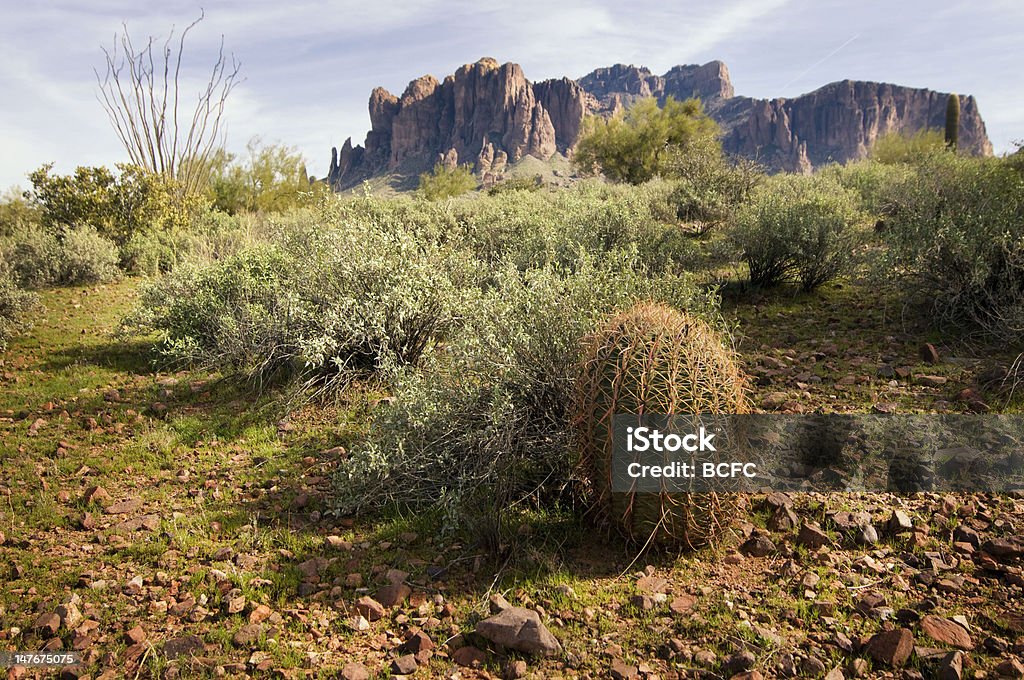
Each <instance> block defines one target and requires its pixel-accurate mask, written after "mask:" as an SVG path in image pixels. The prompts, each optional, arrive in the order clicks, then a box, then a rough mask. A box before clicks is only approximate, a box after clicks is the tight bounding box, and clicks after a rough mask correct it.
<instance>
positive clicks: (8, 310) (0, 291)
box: [0, 259, 39, 352]
mask: <svg viewBox="0 0 1024 680" xmlns="http://www.w3.org/2000/svg"><path fill="white" fill-rule="evenodd" d="M38 302H39V298H38V296H37V295H36V294H35V293H29V292H27V291H24V290H21V289H20V288H19V287H18V284H17V282H16V281H15V279H14V276H13V275H12V273H11V272H10V270H9V269H8V268H7V264H6V263H5V261H4V260H3V259H0V352H3V351H4V350H6V349H7V344H8V343H9V342H10V341H11V338H13V337H14V336H15V335H17V334H18V333H20V332H21V331H23V330H24V329H25V328H26V327H27V326H28V322H27V320H26V317H27V316H28V314H29V313H30V312H31V311H32V310H33V309H34V308H35V307H36V305H37V304H38Z"/></svg>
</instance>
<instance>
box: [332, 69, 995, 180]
mask: <svg viewBox="0 0 1024 680" xmlns="http://www.w3.org/2000/svg"><path fill="white" fill-rule="evenodd" d="M670 96H671V97H675V98H676V99H686V98H688V97H699V98H700V100H701V101H702V102H703V104H704V108H705V110H706V111H707V112H708V114H709V115H710V116H711V117H712V118H714V119H715V120H716V121H718V123H719V124H720V125H721V127H722V131H723V137H722V144H723V147H724V148H725V150H726V151H728V152H730V153H733V154H737V155H741V156H746V157H749V158H756V159H758V160H759V161H760V162H762V163H764V164H765V165H767V166H768V167H769V168H771V169H773V170H787V171H793V172H808V171H810V170H811V169H812V168H813V167H815V166H818V165H821V164H824V163H827V162H830V161H838V162H846V161H848V160H852V159H857V158H863V157H864V156H865V155H866V154H867V150H868V149H869V148H870V147H871V145H872V144H873V143H874V141H875V140H876V139H877V138H878V137H879V136H881V135H883V134H885V133H887V132H890V131H895V130H906V131H910V132H913V131H917V130H919V129H921V128H924V127H939V128H941V127H944V124H945V111H946V99H947V97H948V96H949V95H948V94H947V93H943V92H936V91H934V90H927V89H916V88H909V87H902V86H899V85H891V84H888V83H873V82H864V81H852V80H843V81H840V82H836V83H830V84H828V85H825V86H824V87H821V88H819V89H817V90H814V91H813V92H809V93H807V94H804V95H801V96H799V97H794V98H792V99H783V98H779V99H752V98H750V97H742V96H736V94H735V92H734V90H733V86H732V82H731V80H730V78H729V69H728V68H727V67H726V65H725V64H724V63H722V62H720V61H711V62H708V63H707V64H703V65H699V66H698V65H685V66H675V67H673V68H671V69H670V70H669V71H668V72H667V73H665V74H664V75H660V76H659V75H655V74H653V73H651V72H650V71H649V70H648V69H646V68H643V67H638V66H626V65H623V64H617V65H615V66H611V67H608V68H600V69H597V70H595V71H593V72H592V73H589V74H587V75H585V76H583V77H582V78H580V79H579V80H571V79H569V78H560V79H553V80H545V81H541V82H537V83H532V82H530V81H529V80H527V79H526V77H525V76H524V74H523V70H522V68H520V66H519V65H518V64H513V63H506V64H499V63H498V62H497V61H495V60H494V59H490V58H484V59H481V60H480V61H478V62H476V63H475V64H466V65H464V66H462V67H460V68H459V69H458V70H457V71H456V72H455V73H454V74H452V75H449V76H447V77H446V78H445V79H444V80H443V81H440V82H439V81H438V80H437V79H436V78H435V77H434V76H430V75H426V76H422V77H420V78H417V79H416V80H413V81H412V82H410V83H409V85H408V87H406V88H405V92H403V93H402V96H401V97H396V96H395V95H393V94H391V93H390V92H388V91H387V90H385V89H384V88H380V87H378V88H375V89H374V90H373V92H372V93H371V94H370V104H369V106H370V126H371V129H370V131H369V132H368V133H367V135H366V141H365V142H364V143H363V144H362V145H359V146H353V145H352V139H351V138H349V139H347V140H346V141H345V143H344V145H343V146H342V147H341V150H340V151H339V150H338V149H337V148H334V149H332V150H331V166H330V172H329V174H328V178H327V179H328V181H329V182H330V184H331V185H332V186H333V187H334V188H336V189H345V188H348V187H351V186H354V185H356V184H358V183H360V182H362V181H363V180H365V179H370V178H372V177H377V176H381V175H395V176H406V177H413V176H415V174H416V173H419V172H422V171H423V170H425V169H427V168H429V167H431V166H432V165H433V164H434V163H436V162H438V161H441V162H444V163H446V164H448V165H456V164H470V165H472V167H473V168H474V169H475V170H476V171H477V172H479V173H480V174H481V175H482V176H483V178H484V181H485V183H486V182H488V181H493V179H494V178H496V177H497V176H500V175H501V173H502V172H504V171H505V169H506V168H507V166H508V165H509V164H510V163H516V162H518V161H520V160H521V159H523V158H524V157H525V156H534V157H536V158H539V159H542V160H545V159H548V158H550V157H551V156H553V155H554V154H556V153H560V154H565V155H568V154H571V152H572V148H573V145H574V144H575V143H576V138H577V136H578V135H579V131H580V125H581V123H582V121H583V118H584V117H585V116H587V115H592V114H596V115H612V114H614V113H615V112H617V111H619V110H620V109H622V108H624V107H627V106H629V104H631V103H632V102H633V101H636V100H637V99H640V98H644V97H657V98H658V99H659V100H664V99H665V98H666V97H670ZM959 141H960V147H961V148H962V149H964V150H966V151H968V152H969V153H974V154H986V155H988V154H991V153H992V144H991V143H990V142H989V140H988V136H987V134H986V132H985V123H984V121H983V120H982V118H981V114H980V113H979V112H978V105H977V102H976V101H975V99H974V97H972V96H969V95H968V96H964V95H961V96H960V140H959Z"/></svg>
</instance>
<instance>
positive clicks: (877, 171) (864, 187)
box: [819, 160, 914, 220]
mask: <svg viewBox="0 0 1024 680" xmlns="http://www.w3.org/2000/svg"><path fill="white" fill-rule="evenodd" d="M819 174H820V175H822V176H824V177H828V178H830V179H833V180H835V181H836V182H838V183H839V184H840V185H842V186H843V187H845V188H846V189H850V190H851V191H854V192H856V193H857V195H858V196H859V197H860V205H861V208H862V209H863V210H864V211H865V212H866V213H868V214H869V215H871V216H872V217H874V218H875V219H876V220H878V219H882V220H884V219H885V217H886V216H888V215H889V213H890V211H891V210H892V207H893V192H892V187H894V186H896V185H899V184H900V183H902V182H904V181H905V180H906V179H908V178H909V177H912V176H913V175H914V168H913V167H911V166H910V165H907V164H905V163H880V162H877V161H873V160H860V161H851V162H849V163H847V164H845V165H840V164H838V163H832V164H829V165H827V166H825V167H824V168H822V169H821V171H820V172H819Z"/></svg>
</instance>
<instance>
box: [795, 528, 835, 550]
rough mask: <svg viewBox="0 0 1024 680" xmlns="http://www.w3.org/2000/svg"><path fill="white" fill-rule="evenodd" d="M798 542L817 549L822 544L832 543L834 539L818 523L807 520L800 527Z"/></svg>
mask: <svg viewBox="0 0 1024 680" xmlns="http://www.w3.org/2000/svg"><path fill="white" fill-rule="evenodd" d="M796 542H797V543H798V544H800V545H802V546H804V547H807V548H810V549H811V550H817V549H818V548H821V547H822V546H826V545H830V544H831V543H832V539H830V538H829V537H828V534H826V533H825V532H824V531H823V530H822V528H821V527H819V526H818V525H816V524H812V523H809V522H805V523H804V524H803V525H802V526H801V527H800V533H798V534H797V537H796Z"/></svg>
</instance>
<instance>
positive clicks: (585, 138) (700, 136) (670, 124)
mask: <svg viewBox="0 0 1024 680" xmlns="http://www.w3.org/2000/svg"><path fill="white" fill-rule="evenodd" d="M718 133H719V128H718V124H717V123H715V121H714V120H712V119H711V118H709V117H708V116H707V114H705V113H704V110H703V108H702V107H701V104H700V101H699V100H697V99H687V100H686V101H682V102H680V101H676V100H675V99H673V98H672V97H669V98H668V99H666V100H665V104H664V105H663V106H659V105H658V101H657V100H656V99H654V98H651V97H649V98H646V99H641V100H639V101H637V102H635V103H633V104H632V105H631V106H630V107H629V108H628V109H626V110H625V111H624V112H620V113H619V114H617V115H615V116H612V117H611V118H609V119H605V118H602V117H600V116H590V117H588V118H586V119H584V121H583V129H582V130H581V131H580V136H579V140H578V141H577V143H576V150H575V151H574V152H573V164H574V165H576V167H577V168H579V169H580V171H581V172H584V173H587V174H593V173H597V172H600V173H602V174H603V175H604V176H605V177H607V178H608V179H610V180H613V181H616V182H628V183H630V184H642V183H643V182H647V181H648V180H651V179H653V178H654V177H657V176H661V177H667V176H668V175H669V174H670V172H671V169H672V165H673V164H674V162H675V158H674V157H675V156H676V155H677V154H678V153H679V152H683V153H697V152H700V151H703V150H705V149H707V148H709V147H717V146H718V145H717V142H714V141H713V140H714V139H715V137H717V135H718Z"/></svg>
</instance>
